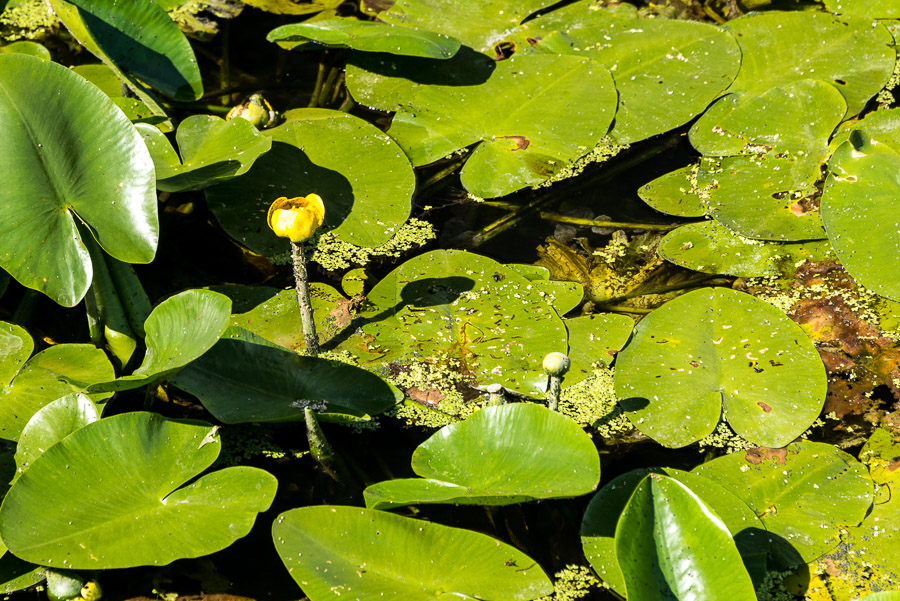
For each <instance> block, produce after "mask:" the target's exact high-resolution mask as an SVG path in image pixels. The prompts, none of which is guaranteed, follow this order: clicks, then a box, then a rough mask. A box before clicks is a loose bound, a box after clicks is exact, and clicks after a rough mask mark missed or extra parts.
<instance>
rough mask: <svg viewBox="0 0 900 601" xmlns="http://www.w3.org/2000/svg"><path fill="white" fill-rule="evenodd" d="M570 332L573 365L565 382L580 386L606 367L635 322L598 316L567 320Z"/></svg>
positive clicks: (610, 314)
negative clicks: (600, 365) (599, 368)
mask: <svg viewBox="0 0 900 601" xmlns="http://www.w3.org/2000/svg"><path fill="white" fill-rule="evenodd" d="M564 323H565V324H566V330H567V331H568V332H569V359H570V360H571V361H572V365H571V366H570V367H569V371H568V372H567V373H566V375H565V379H564V380H563V385H564V386H571V385H572V384H577V383H578V382H581V381H582V380H584V379H585V378H587V377H589V376H591V375H593V373H594V366H595V365H597V364H602V365H604V366H606V367H609V365H610V364H611V363H612V361H613V359H614V358H615V356H616V353H618V352H619V351H620V350H622V348H623V347H624V346H625V343H626V342H628V339H629V338H630V337H631V331H632V330H633V329H634V320H633V319H631V318H630V317H628V316H627V315H617V314H614V313H598V314H594V315H583V316H581V317H572V318H570V319H566V320H564Z"/></svg>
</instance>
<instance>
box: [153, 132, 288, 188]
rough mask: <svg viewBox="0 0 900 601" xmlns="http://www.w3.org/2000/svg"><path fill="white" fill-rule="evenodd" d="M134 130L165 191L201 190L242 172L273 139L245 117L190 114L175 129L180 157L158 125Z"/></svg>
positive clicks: (159, 185) (264, 150) (158, 182)
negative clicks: (144, 145) (142, 140)
mask: <svg viewBox="0 0 900 601" xmlns="http://www.w3.org/2000/svg"><path fill="white" fill-rule="evenodd" d="M137 130H138V131H139V132H140V133H141V135H142V136H143V137H144V142H146V143H147V148H148V149H149V150H150V156H151V157H153V164H154V165H155V167H156V187H157V188H159V189H160V190H162V191H164V192H182V191H185V190H200V189H202V188H205V187H207V186H210V185H212V184H214V183H216V182H218V181H222V180H226V179H230V178H232V177H236V176H238V175H242V174H244V173H246V172H247V170H249V169H250V167H251V166H252V165H253V162H254V161H255V160H256V159H257V158H259V156H260V155H262V154H263V153H265V152H267V151H268V150H269V148H271V146H272V140H270V139H269V138H267V137H266V136H263V135H262V134H260V133H259V130H257V129H256V128H255V127H254V126H253V124H251V123H250V122H249V121H247V120H246V119H232V120H231V121H225V120H223V119H221V118H219V117H214V116H212V115H191V116H190V117H188V118H187V119H185V120H184V121H182V122H181V123H180V124H179V125H178V131H177V132H176V133H175V140H176V141H177V142H178V150H179V151H180V152H181V158H180V159H179V158H178V155H177V154H176V153H175V149H174V148H172V145H171V144H169V140H168V139H167V138H166V137H165V135H163V133H162V132H161V131H159V129H158V128H156V127H154V126H152V125H146V124H142V125H138V126H137Z"/></svg>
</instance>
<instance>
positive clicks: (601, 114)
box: [388, 55, 616, 198]
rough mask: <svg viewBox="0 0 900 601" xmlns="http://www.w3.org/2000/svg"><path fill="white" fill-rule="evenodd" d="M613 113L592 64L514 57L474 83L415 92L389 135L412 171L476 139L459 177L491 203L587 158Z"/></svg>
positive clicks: (602, 77) (604, 79) (609, 84)
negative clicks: (584, 157) (400, 149)
mask: <svg viewBox="0 0 900 601" xmlns="http://www.w3.org/2000/svg"><path fill="white" fill-rule="evenodd" d="M548 82H551V83H550V84H548ZM498 98H499V99H509V101H505V102H504V101H499V102H498ZM615 111H616V91H615V86H614V84H613V81H612V78H611V77H610V75H609V72H608V71H607V70H606V69H604V68H603V67H601V66H600V65H599V64H598V63H596V62H594V61H592V60H590V59H585V58H580V57H575V56H554V55H521V56H518V55H517V56H514V57H513V58H511V59H509V60H506V61H501V62H499V63H497V66H496V69H495V70H494V72H493V73H492V74H491V77H490V79H488V80H487V81H486V82H484V83H483V84H480V85H474V86H453V85H449V86H448V85H430V86H421V87H418V88H416V90H415V92H414V93H413V95H412V97H411V98H409V99H408V105H402V106H400V108H399V110H398V112H397V114H396V115H395V116H394V120H393V122H392V124H391V128H390V130H389V132H388V133H390V135H391V136H392V137H393V138H394V139H395V140H397V142H398V143H399V144H400V146H401V147H402V148H403V150H404V151H405V152H406V154H407V155H408V156H409V158H410V160H411V161H412V163H413V165H416V166H418V165H425V164H427V163H431V162H433V161H435V160H437V159H440V158H442V157H444V156H447V155H449V154H451V153H452V152H454V151H457V150H459V149H461V148H464V147H466V146H469V145H471V144H475V143H478V142H481V144H479V145H478V146H477V147H476V148H475V150H474V151H473V153H472V155H471V156H470V157H469V159H468V161H466V164H465V166H464V167H463V170H462V172H461V174H460V178H461V179H462V183H463V185H464V186H465V187H466V189H467V190H469V191H470V192H471V193H473V194H476V195H478V196H481V197H484V198H492V197H497V196H504V195H506V194H509V193H511V192H514V191H516V190H518V189H521V188H524V187H526V186H529V185H534V184H537V183H540V182H543V181H545V180H547V179H548V178H549V177H550V176H552V175H553V174H554V173H556V172H558V171H559V170H561V169H563V168H564V167H566V166H567V165H568V164H569V163H570V162H571V161H574V160H575V159H577V158H579V157H580V156H582V155H583V154H586V153H587V152H588V151H590V150H591V149H592V148H594V146H596V145H597V143H598V142H599V141H600V139H601V138H602V137H603V136H604V135H605V134H606V132H607V130H608V129H609V125H610V123H611V122H612V119H613V116H614V115H615Z"/></svg>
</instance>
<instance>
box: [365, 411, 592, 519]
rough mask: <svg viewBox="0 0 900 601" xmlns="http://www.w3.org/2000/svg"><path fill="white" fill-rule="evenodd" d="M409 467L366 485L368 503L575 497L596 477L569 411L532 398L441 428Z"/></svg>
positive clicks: (586, 439) (588, 446) (586, 442)
mask: <svg viewBox="0 0 900 601" xmlns="http://www.w3.org/2000/svg"><path fill="white" fill-rule="evenodd" d="M412 468H413V471H414V472H415V473H416V474H417V475H418V476H420V478H406V479H396V480H387V481H385V482H379V483H378V484H373V485H372V486H369V487H368V488H366V490H365V491H364V492H363V496H364V497H365V500H366V507H371V508H374V509H390V508H395V507H403V506H404V505H417V504H420V503H454V504H457V505H510V504H514V503H522V502H525V501H533V500H536V499H553V498H559V497H577V496H580V495H584V494H587V493H589V492H591V491H593V490H594V489H595V488H597V484H598V483H599V482H600V457H599V455H597V449H596V448H595V447H594V443H593V441H592V440H591V437H590V436H589V435H588V434H586V433H585V432H584V430H582V429H581V427H579V426H578V424H576V423H575V422H573V421H572V420H570V419H569V418H567V417H565V416H563V415H561V414H559V413H557V412H555V411H550V410H549V409H547V408H546V407H543V406H540V405H533V404H530V403H529V404H526V403H513V404H509V405H501V406H497V407H487V408H485V409H482V410H481V411H477V412H476V413H474V414H472V415H471V416H470V417H469V418H468V419H466V421H464V422H460V423H456V424H451V425H449V426H445V427H443V428H441V429H440V430H439V431H438V432H437V433H435V434H434V435H433V436H432V437H431V438H429V439H428V440H426V441H425V442H423V443H422V444H420V445H419V447H418V448H417V449H416V450H415V452H414V453H413V457H412ZM563 475H565V477H562V476H563Z"/></svg>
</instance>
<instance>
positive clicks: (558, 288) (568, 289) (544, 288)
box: [531, 280, 584, 315]
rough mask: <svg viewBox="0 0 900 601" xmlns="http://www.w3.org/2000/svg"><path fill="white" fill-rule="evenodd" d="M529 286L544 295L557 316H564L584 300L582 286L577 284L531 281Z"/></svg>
mask: <svg viewBox="0 0 900 601" xmlns="http://www.w3.org/2000/svg"><path fill="white" fill-rule="evenodd" d="M531 285H532V286H534V287H535V288H537V289H538V290H540V291H541V292H543V293H544V294H545V295H546V297H547V300H548V301H549V302H550V304H552V305H553V308H554V309H556V312H557V313H558V314H559V315H565V314H566V313H568V312H569V311H571V310H572V309H574V308H576V307H577V306H578V305H580V304H581V301H583V300H584V286H582V285H581V284H580V283H579V282H563V281H559V280H531Z"/></svg>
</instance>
